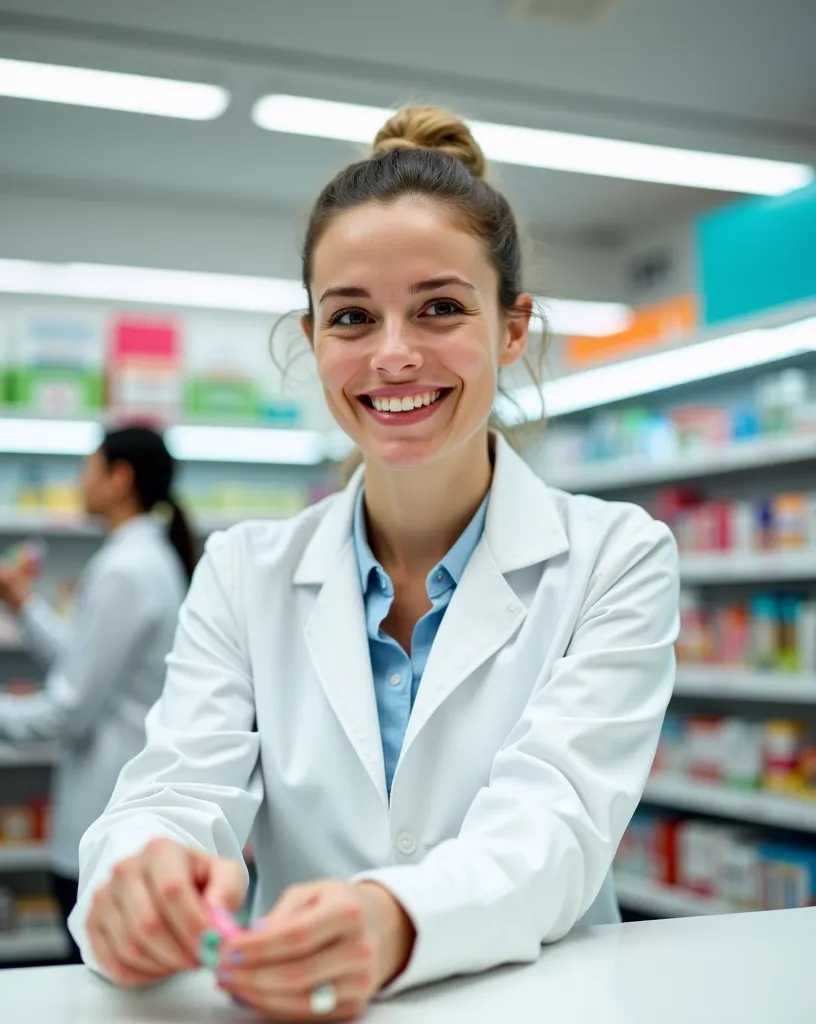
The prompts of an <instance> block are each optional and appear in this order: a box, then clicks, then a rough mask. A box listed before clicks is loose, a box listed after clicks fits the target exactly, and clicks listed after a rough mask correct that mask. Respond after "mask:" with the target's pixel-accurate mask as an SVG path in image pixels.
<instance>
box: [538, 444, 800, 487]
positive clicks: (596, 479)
mask: <svg viewBox="0 0 816 1024" xmlns="http://www.w3.org/2000/svg"><path fill="white" fill-rule="evenodd" d="M811 459H816V436H813V435H811V434H805V435H801V436H800V435H798V434H792V435H790V436H785V435H782V436H779V437H767V438H762V439H761V440H758V441H742V442H734V443H732V444H728V445H722V446H721V447H713V448H711V447H709V448H703V449H700V450H696V451H689V452H684V453H682V454H678V455H675V456H672V457H671V458H666V459H660V460H659V461H658V460H657V459H649V458H646V457H644V456H633V457H630V458H622V459H609V460H607V461H605V462H599V463H592V462H590V463H588V464H586V465H584V466H579V467H577V468H573V469H568V470H562V471H554V472H552V473H547V472H545V474H544V475H545V479H546V480H547V482H548V483H550V484H551V485H552V486H553V487H560V488H562V489H563V490H565V491H585V492H590V493H596V492H599V491H614V490H621V489H624V488H630V487H647V486H649V485H652V484H662V483H668V482H670V481H672V480H692V479H697V478H700V477H707V476H714V475H717V476H719V475H721V474H723V473H737V472H741V471H745V470H751V469H761V468H763V467H766V466H779V465H783V464H792V463H796V462H807V461H809V460H811Z"/></svg>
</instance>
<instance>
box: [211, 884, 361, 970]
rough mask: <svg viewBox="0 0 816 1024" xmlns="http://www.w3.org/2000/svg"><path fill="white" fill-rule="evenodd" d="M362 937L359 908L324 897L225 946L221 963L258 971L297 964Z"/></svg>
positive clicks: (347, 901)
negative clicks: (332, 946) (348, 939)
mask: <svg viewBox="0 0 816 1024" xmlns="http://www.w3.org/2000/svg"><path fill="white" fill-rule="evenodd" d="M361 934H362V908H361V907H360V905H359V903H357V902H356V901H354V900H350V899H349V898H348V896H347V895H345V893H344V894H343V895H342V896H340V897H339V898H338V897H335V896H334V895H333V894H329V895H324V896H322V897H320V898H319V899H317V900H316V901H314V902H311V903H308V904H307V905H306V906H304V907H301V908H300V909H298V910H296V911H294V912H293V913H291V914H287V915H281V916H280V917H278V916H274V917H273V915H270V917H269V918H268V919H267V920H266V922H265V923H264V927H262V928H260V929H258V930H255V929H253V930H252V931H251V932H245V933H244V934H243V935H240V936H237V937H236V938H235V939H233V940H232V941H231V942H229V943H228V944H227V946H226V948H225V950H224V954H225V955H224V961H225V962H226V963H229V964H241V965H242V966H246V967H258V966H261V965H269V964H276V963H286V962H288V961H291V960H301V959H303V958H304V957H307V956H310V955H312V954H314V953H317V952H318V951H319V950H320V949H322V948H323V947H325V946H328V945H331V944H332V943H333V942H337V941H339V940H340V939H342V938H345V937H351V936H354V935H361Z"/></svg>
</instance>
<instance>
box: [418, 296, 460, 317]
mask: <svg viewBox="0 0 816 1024" xmlns="http://www.w3.org/2000/svg"><path fill="white" fill-rule="evenodd" d="M461 312H462V307H461V306H460V305H459V303H458V302H452V301H451V300H450V299H439V300H438V301H437V302H432V303H431V304H430V305H429V306H426V307H425V311H424V315H425V316H456V315H457V313H461Z"/></svg>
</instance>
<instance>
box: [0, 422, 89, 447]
mask: <svg viewBox="0 0 816 1024" xmlns="http://www.w3.org/2000/svg"><path fill="white" fill-rule="evenodd" d="M101 440H102V428H101V427H100V426H99V424H98V423H92V422H90V421H83V420H37V419H34V420H29V419H0V452H9V453H14V454H21V455H87V454H88V453H89V452H92V451H94V449H96V448H97V447H98V446H99V443H100V442H101Z"/></svg>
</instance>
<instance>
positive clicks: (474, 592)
mask: <svg viewBox="0 0 816 1024" xmlns="http://www.w3.org/2000/svg"><path fill="white" fill-rule="evenodd" d="M568 549H569V541H568V539H567V535H566V532H565V530H564V527H563V525H562V522H561V517H560V516H559V514H558V510H557V508H556V506H555V502H554V500H553V497H552V495H551V493H550V491H549V489H548V488H547V486H546V484H545V483H544V482H543V481H542V480H540V479H539V478H538V477H537V476H536V475H535V474H534V473H533V471H532V470H531V469H530V468H529V467H528V466H527V465H526V464H525V463H524V462H523V461H522V459H521V458H520V457H519V456H518V455H516V454H515V452H513V450H512V449H511V448H510V446H509V445H508V444H507V443H506V442H505V441H503V440H502V439H501V438H497V439H496V458H495V468H494V473H493V484H492V487H491V492H490V500H489V503H488V508H487V519H486V521H485V531H484V534H483V536H482V538H481V540H480V541H479V543H478V545H477V546H476V549H475V551H474V552H473V555H472V556H471V558H470V561H469V562H468V564H467V567H466V568H465V571H464V573H463V574H462V579H461V580H460V582H459V585H458V587H457V588H456V591H455V592H454V594H453V597H452V598H451V602H450V604H449V606H448V608H447V610H446V612H445V615H444V616H443V619H442V622H441V625H440V627H439V631H438V633H437V635H436V637H435V639H434V642H433V646H432V647H431V652H430V655H429V657H428V663H427V665H426V667H425V672H424V673H423V676H422V683H421V684H420V687H419V690H418V692H417V697H416V701H415V703H414V708H413V711H412V713H411V718H410V720H409V723H408V729H407V731H406V735H405V742H404V744H403V751H402V752H403V755H404V754H405V752H406V751H407V749H408V748H409V746H410V744H411V742H412V741H413V740H414V739H415V738H416V736H417V735H418V734H419V732H420V731H421V730H422V728H423V726H425V725H426V723H427V722H428V720H429V719H430V717H431V716H432V715H433V713H434V712H435V711H436V710H437V708H439V706H440V705H441V704H442V703H443V701H445V700H446V698H447V697H448V696H450V694H451V693H453V691H454V690H455V689H456V688H457V687H458V686H459V685H460V684H461V683H462V682H464V681H465V680H466V679H468V678H469V677H470V676H471V675H473V673H474V672H476V670H477V669H478V668H479V667H480V666H481V665H483V664H484V663H485V662H486V661H487V660H488V659H489V658H491V657H492V656H493V655H494V654H495V653H496V652H497V651H499V650H500V649H501V648H502V647H503V646H504V645H505V644H506V643H508V641H509V640H510V639H511V638H512V637H513V635H514V634H515V633H516V632H517V631H518V629H519V628H520V627H521V625H522V623H523V622H524V619H525V618H526V616H527V608H526V607H525V605H524V603H523V601H522V600H521V599H520V598H519V597H518V596H517V594H516V592H515V591H514V590H513V587H512V586H511V584H510V582H509V581H508V579H507V577H508V575H509V574H512V573H513V572H514V571H516V570H519V569H525V568H529V567H530V566H534V565H537V564H539V563H542V562H546V561H548V560H549V559H551V558H554V557H556V556H557V555H561V554H564V553H565V552H566V551H567V550H568ZM545 571H546V568H545ZM555 611H556V610H554V612H553V613H554V614H555Z"/></svg>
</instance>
